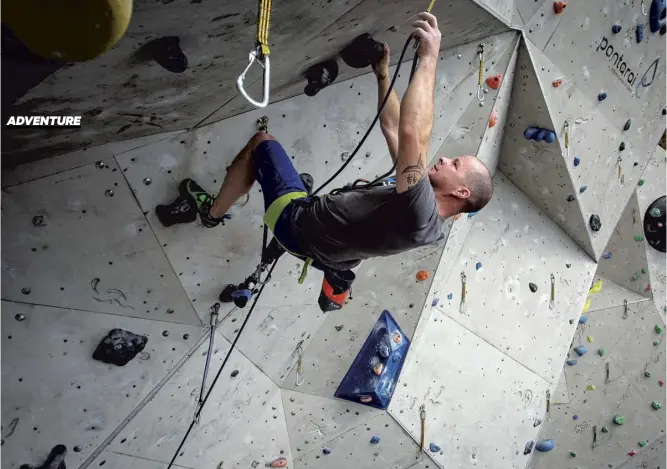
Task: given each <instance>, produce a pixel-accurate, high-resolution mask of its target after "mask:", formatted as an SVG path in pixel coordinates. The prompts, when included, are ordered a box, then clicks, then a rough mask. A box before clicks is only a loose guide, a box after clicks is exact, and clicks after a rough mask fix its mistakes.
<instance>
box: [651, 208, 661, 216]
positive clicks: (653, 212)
mask: <svg viewBox="0 0 667 469" xmlns="http://www.w3.org/2000/svg"><path fill="white" fill-rule="evenodd" d="M648 214H649V215H651V216H652V217H653V218H660V216H661V215H662V212H661V211H660V209H659V208H658V207H653V208H652V209H651V211H650V212H648Z"/></svg>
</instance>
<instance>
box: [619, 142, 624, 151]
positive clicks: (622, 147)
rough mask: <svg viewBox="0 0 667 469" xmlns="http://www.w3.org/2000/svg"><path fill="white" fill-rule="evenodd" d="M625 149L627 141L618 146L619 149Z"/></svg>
mask: <svg viewBox="0 0 667 469" xmlns="http://www.w3.org/2000/svg"><path fill="white" fill-rule="evenodd" d="M623 150H625V142H621V144H620V145H619V146H618V151H623Z"/></svg>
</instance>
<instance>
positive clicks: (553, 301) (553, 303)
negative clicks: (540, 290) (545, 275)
mask: <svg viewBox="0 0 667 469" xmlns="http://www.w3.org/2000/svg"><path fill="white" fill-rule="evenodd" d="M555 307H556V276H555V275H554V274H551V300H550V301H549V309H554V308H555Z"/></svg>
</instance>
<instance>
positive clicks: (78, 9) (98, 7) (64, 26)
mask: <svg viewBox="0 0 667 469" xmlns="http://www.w3.org/2000/svg"><path fill="white" fill-rule="evenodd" d="M131 16H132V0H5V2H3V4H2V21H3V22H4V23H5V24H7V26H9V27H10V28H11V30H12V31H13V32H14V34H15V35H16V37H17V38H18V39H19V40H20V41H21V42H23V44H25V45H26V46H27V47H28V49H30V50H31V51H32V52H34V53H35V54H37V55H39V56H42V57H44V58H45V59H51V60H57V61H61V62H83V61H86V60H91V59H94V58H95V57H97V56H99V55H101V54H103V53H104V52H106V51H108V50H109V49H111V48H112V47H113V46H114V45H115V44H116V43H117V42H118V41H119V40H120V38H121V37H123V34H125V31H126V30H127V27H128V25H129V24H130V17H131Z"/></svg>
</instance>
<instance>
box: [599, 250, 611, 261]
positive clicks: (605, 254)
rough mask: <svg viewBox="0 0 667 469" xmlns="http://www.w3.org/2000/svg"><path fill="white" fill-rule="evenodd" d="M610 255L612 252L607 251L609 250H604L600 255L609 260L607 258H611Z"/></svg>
mask: <svg viewBox="0 0 667 469" xmlns="http://www.w3.org/2000/svg"><path fill="white" fill-rule="evenodd" d="M612 255H613V254H612V253H611V251H609V252H605V253H604V254H602V257H604V258H605V259H607V260H609V259H611V256H612Z"/></svg>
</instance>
